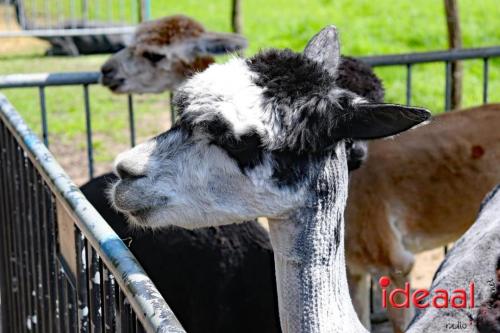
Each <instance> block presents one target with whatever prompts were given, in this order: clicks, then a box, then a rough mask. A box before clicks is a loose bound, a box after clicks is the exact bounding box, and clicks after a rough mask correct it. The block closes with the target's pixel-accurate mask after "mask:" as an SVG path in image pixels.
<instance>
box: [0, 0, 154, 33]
mask: <svg viewBox="0 0 500 333" xmlns="http://www.w3.org/2000/svg"><path fill="white" fill-rule="evenodd" d="M0 7H3V15H2V16H3V17H1V18H0V19H1V20H3V26H4V28H3V29H4V30H2V31H0V37H22V36H37V37H55V36H58V37H60V36H85V35H104V34H106V35H113V34H120V35H122V34H123V35H128V34H131V33H133V32H134V29H135V25H136V24H137V23H138V22H141V21H142V20H145V19H148V18H149V15H150V1H149V0H128V1H126V0H104V1H103V0H37V1H31V0H0Z"/></svg>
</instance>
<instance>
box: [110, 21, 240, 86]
mask: <svg viewBox="0 0 500 333" xmlns="http://www.w3.org/2000/svg"><path fill="white" fill-rule="evenodd" d="M246 46H247V41H246V39H245V38H244V37H243V36H240V35H237V34H230V33H221V32H207V31H205V28H204V27H203V26H202V25H201V24H200V23H198V22H196V21H195V20H193V19H192V18H189V17H187V16H183V15H176V16H168V17H164V18H161V19H159V20H156V21H149V22H144V23H141V24H140V25H139V26H138V27H137V31H136V32H135V34H134V37H133V41H132V43H131V44H130V45H129V46H128V47H126V48H125V49H123V50H121V51H120V52H118V53H116V54H114V55H113V56H112V57H111V58H110V59H109V60H108V61H107V62H106V63H105V64H104V65H103V66H102V68H101V72H102V84H104V85H105V86H107V87H108V88H109V89H111V90H112V91H113V92H115V93H133V92H143V93H146V92H151V93H158V92H163V91H165V90H173V89H176V88H177V87H178V86H179V85H180V84H181V83H182V82H184V80H185V79H186V77H188V76H190V75H192V74H193V73H195V72H198V71H202V70H204V69H205V68H207V67H208V65H210V64H211V63H213V62H214V61H215V60H214V58H213V57H212V55H218V54H226V53H230V52H234V51H238V50H242V49H244V48H245V47H246Z"/></svg>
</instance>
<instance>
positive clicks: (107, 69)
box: [101, 64, 115, 76]
mask: <svg viewBox="0 0 500 333" xmlns="http://www.w3.org/2000/svg"><path fill="white" fill-rule="evenodd" d="M114 73H115V68H114V67H113V66H111V65H106V64H105V65H103V66H102V67H101V74H102V75H103V76H111V75H113V74H114Z"/></svg>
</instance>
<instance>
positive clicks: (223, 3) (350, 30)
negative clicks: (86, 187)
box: [0, 0, 500, 160]
mask: <svg viewBox="0 0 500 333" xmlns="http://www.w3.org/2000/svg"><path fill="white" fill-rule="evenodd" d="M113 1H115V2H116V0H113ZM129 1H130V0H129ZM152 3H153V7H152V12H153V14H154V17H161V16H165V15H171V14H176V13H184V14H186V15H189V16H192V17H194V18H196V19H197V20H199V21H201V22H203V24H204V25H205V26H206V27H207V28H208V29H211V30H218V31H230V23H229V16H230V7H229V4H230V1H228V0H217V1H203V2H202V1H199V0H183V1H177V0H176V1H174V0H153V1H152ZM103 4H104V2H103ZM459 5H460V10H461V24H462V33H463V43H464V47H481V46H491V45H500V20H498V17H500V9H499V8H500V7H499V6H498V0H481V1H474V0H459ZM94 9H95V8H94ZM92 10H93V9H91V13H92ZM129 11H130V9H126V11H125V12H126V14H127V15H128V13H129ZM443 12H444V8H443V1H440V0H413V1H409V0H399V1H390V0H378V1H373V0H335V1H333V0H331V1H327V0H316V1H311V0H273V1H268V0H243V20H244V33H245V35H246V36H247V38H248V39H249V41H250V47H249V49H248V50H247V52H246V55H252V54H254V53H255V52H257V51H258V50H260V49H263V48H269V47H279V48H283V47H288V48H291V49H293V50H297V51H298V50H301V49H302V48H303V47H304V45H305V44H306V42H307V40H308V39H309V38H310V37H311V36H312V35H313V34H314V33H315V32H317V31H318V30H319V29H320V28H321V27H323V26H325V25H326V24H331V23H333V24H335V25H336V26H337V27H338V28H339V30H340V33H341V45H342V52H343V53H344V54H349V55H355V56H356V55H357V56H361V55H374V54H390V53H402V52H424V51H430V50H442V49H446V48H447V35H446V24H445V19H444V15H443ZM118 13H119V12H117V11H115V13H114V15H115V17H116V15H118ZM92 15H95V14H91V17H92ZM95 17H96V18H98V19H100V18H103V17H100V16H95ZM0 43H1V40H0ZM105 59H106V56H85V57H78V58H70V57H44V56H43V55H42V50H34V51H33V53H30V54H28V55H22V56H18V55H16V53H15V51H13V52H12V53H9V54H6V55H5V54H4V55H0V75H2V74H11V73H32V72H60V71H87V70H98V68H99V66H100V65H101V63H102V62H103V61H104V60H105ZM464 69H465V72H464V103H463V104H464V106H471V105H476V104H480V103H481V96H482V62H481V61H467V62H465V63H464ZM376 72H377V74H378V75H380V77H381V78H382V79H383V81H384V84H385V87H386V91H387V100H388V101H391V102H400V103H404V102H405V78H406V72H405V68H403V67H391V68H379V69H376ZM489 91H490V101H500V59H499V60H495V61H492V62H491V66H490V89H489ZM4 93H5V94H6V95H7V96H8V98H9V99H11V101H12V102H13V103H14V105H15V106H16V107H17V108H18V110H20V111H21V113H22V114H23V116H24V117H25V118H26V119H27V121H28V123H29V124H30V125H31V126H33V127H34V128H35V129H38V128H39V127H40V125H39V122H40V117H39V106H38V92H37V91H36V90H33V89H16V90H6V91H4ZM443 96H444V65H443V64H427V65H418V66H415V67H414V71H413V96H412V103H413V104H416V105H422V106H426V107H428V108H430V109H431V110H433V112H435V113H439V112H442V111H443V104H444V103H443V99H444V97H443ZM91 97H92V100H91V106H92V117H93V122H92V125H93V129H94V130H95V131H96V132H98V133H107V134H106V135H104V136H103V138H102V139H99V138H97V139H96V142H95V146H96V148H98V150H102V151H104V152H103V153H99V152H98V156H97V158H98V159H99V160H107V159H110V158H111V156H109V155H110V154H109V153H106V152H105V149H99V148H100V147H103V146H106V144H105V142H104V139H106V140H107V139H109V138H111V139H112V140H114V141H115V142H117V143H124V142H126V141H127V136H126V134H127V130H128V127H127V126H128V125H127V113H126V100H125V98H124V97H122V96H114V95H111V94H110V93H109V92H107V91H106V90H105V89H103V88H100V87H92V88H91ZM138 102H139V103H137V117H138V120H139V124H141V119H143V118H144V119H145V118H147V119H151V118H155V117H158V116H159V114H160V113H164V112H168V101H167V95H166V94H163V95H149V96H141V97H139V98H138ZM47 105H48V110H49V123H50V129H51V133H53V134H54V136H55V137H57V138H63V140H72V139H74V138H77V137H81V136H82V134H81V133H83V131H84V128H85V123H84V113H83V99H82V92H81V88H52V89H48V91H47ZM150 123H151V122H150V121H149V122H148V124H150ZM148 126H149V125H148ZM155 130H156V127H154V126H152V127H151V128H141V131H142V132H141V133H142V134H143V135H150V134H152V133H154V131H155ZM98 137H99V136H98ZM99 154H100V155H99Z"/></svg>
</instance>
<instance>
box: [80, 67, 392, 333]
mask: <svg viewBox="0 0 500 333" xmlns="http://www.w3.org/2000/svg"><path fill="white" fill-rule="evenodd" d="M337 82H338V85H339V86H340V87H341V88H344V89H348V90H351V91H353V92H355V93H357V94H358V95H360V96H362V97H364V98H366V99H367V100H370V101H372V102H382V100H383V97H384V90H383V87H382V83H381V82H380V80H379V79H378V78H377V77H376V76H375V74H374V73H373V71H372V70H371V68H370V67H369V66H368V65H366V64H364V63H362V62H360V61H359V60H356V59H353V58H349V57H343V58H342V61H341V63H340V66H339V71H338V76H337ZM347 152H348V163H349V168H350V169H351V170H352V169H356V168H357V167H359V165H360V164H361V163H362V160H363V158H364V156H365V154H366V147H365V145H364V143H362V142H347ZM115 180H116V176H115V175H113V174H105V175H103V176H100V177H98V178H95V179H93V180H91V181H90V182H88V183H87V184H85V185H83V186H82V188H81V190H82V192H83V193H84V194H85V196H86V197H87V198H88V200H89V201H90V203H92V205H94V206H95V208H96V209H97V210H98V211H99V213H101V215H102V216H103V217H104V219H105V220H106V221H108V223H109V224H110V225H111V227H112V228H113V229H114V230H115V231H116V232H117V233H118V235H119V236H120V237H121V238H122V239H123V240H124V241H125V243H126V244H128V245H129V247H130V250H131V251H132V253H133V254H134V255H135V256H136V257H137V259H138V260H139V262H140V263H141V265H142V266H143V267H144V269H145V270H146V272H147V273H148V274H149V276H150V277H151V279H152V280H153V282H154V283H155V284H156V286H157V288H158V289H159V291H160V292H161V293H162V295H163V296H164V297H165V299H166V301H167V303H168V304H169V305H170V306H171V307H172V310H173V311H174V313H175V314H176V315H177V317H178V319H179V320H180V322H181V323H182V325H183V326H184V328H185V329H186V330H187V331H188V332H193V333H197V332H200V333H201V332H203V333H207V332H221V333H223V332H228V333H233V332H242V333H245V332H249V333H250V332H269V333H274V332H280V331H281V330H280V324H279V317H278V306H277V305H278V303H277V296H276V282H275V281H276V279H275V273H274V262H273V252H272V249H271V244H270V241H269V237H268V234H267V232H266V231H265V230H264V229H263V228H262V227H261V226H260V225H259V224H258V223H257V222H255V221H251V222H246V223H243V224H238V225H227V226H222V227H217V228H213V227H212V228H206V229H197V230H193V231H189V230H186V229H182V228H176V227H172V228H170V229H168V230H163V231H158V232H154V233H153V232H151V231H141V230H132V229H130V228H129V227H128V225H127V223H126V221H127V220H126V218H125V216H123V215H122V214H120V213H118V212H116V211H115V210H114V209H113V208H112V207H111V206H110V204H109V202H108V200H107V197H106V194H105V192H106V189H107V187H108V185H109V184H110V183H112V182H113V181H115Z"/></svg>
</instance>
